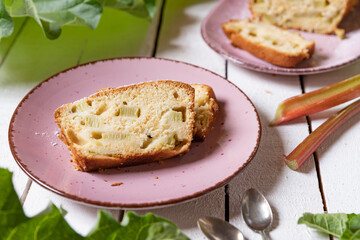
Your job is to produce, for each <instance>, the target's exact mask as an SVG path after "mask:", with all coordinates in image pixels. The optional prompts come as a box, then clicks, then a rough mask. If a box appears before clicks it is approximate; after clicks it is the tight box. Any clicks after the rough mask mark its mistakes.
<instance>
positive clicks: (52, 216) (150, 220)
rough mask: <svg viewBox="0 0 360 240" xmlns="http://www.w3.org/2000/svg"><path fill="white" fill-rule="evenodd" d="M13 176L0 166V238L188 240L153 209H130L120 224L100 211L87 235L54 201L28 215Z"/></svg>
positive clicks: (15, 239)
mask: <svg viewBox="0 0 360 240" xmlns="http://www.w3.org/2000/svg"><path fill="white" fill-rule="evenodd" d="M11 178H12V173H10V172H9V171H8V170H6V169H2V168H0V192H1V195H0V240H18V239H22V240H32V239H44V240H45V239H51V240H62V239H71V240H77V239H79V240H82V239H84V240H106V239H112V240H115V239H119V240H126V239H131V240H162V239H163V240H165V239H166V240H170V239H172V240H189V238H188V237H186V236H185V235H184V234H183V233H182V232H181V231H180V229H179V228H177V226H176V225H175V224H174V223H172V222H170V221H168V220H166V219H164V218H161V217H158V216H156V215H154V214H152V213H148V214H146V215H144V216H138V215H137V214H135V213H133V212H127V214H126V215H125V218H124V219H123V221H122V222H121V224H120V223H119V222H117V221H116V220H115V219H113V218H112V216H111V215H110V214H109V213H107V212H105V211H99V215H98V222H97V224H96V226H95V228H94V229H93V230H92V231H91V232H90V233H89V234H88V236H86V237H82V236H81V235H79V234H77V233H76V232H75V231H74V230H73V229H72V228H71V227H70V226H69V225H68V223H67V222H66V221H65V219H64V215H65V214H66V212H65V211H64V210H63V209H62V208H60V209H58V208H57V207H56V206H55V205H53V204H50V205H49V207H48V208H47V209H45V210H44V211H43V212H41V213H40V214H38V215H37V216H35V217H32V218H27V217H26V216H25V215H24V212H23V209H22V206H21V204H20V201H19V199H18V197H17V195H16V192H15V190H14V187H13V185H12V181H11Z"/></svg>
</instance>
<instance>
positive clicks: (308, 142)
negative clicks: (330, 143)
mask: <svg viewBox="0 0 360 240" xmlns="http://www.w3.org/2000/svg"><path fill="white" fill-rule="evenodd" d="M359 112H360V100H357V101H356V102H354V103H352V104H351V105H349V106H347V107H346V108H344V109H342V110H341V111H340V112H338V113H336V114H335V115H333V116H331V117H330V118H329V119H328V120H326V121H325V122H324V123H323V124H321V125H320V126H319V127H318V128H317V129H316V130H315V131H314V132H312V133H311V134H310V135H309V136H307V138H305V140H304V141H302V142H301V143H300V144H299V145H298V146H297V147H296V148H295V149H294V150H293V151H292V152H291V153H290V154H289V155H288V156H285V162H286V164H287V165H288V166H289V167H290V168H291V169H293V170H297V169H298V168H299V167H301V165H303V164H304V163H305V161H306V160H307V159H308V158H309V157H310V156H311V154H313V153H314V152H315V151H316V149H317V148H318V147H319V146H320V144H321V143H322V142H324V141H325V139H327V137H329V136H330V135H331V134H332V133H333V132H334V131H335V130H336V129H338V128H339V127H340V126H341V125H342V124H343V123H345V122H346V121H347V120H348V119H350V118H351V117H352V116H354V115H355V114H357V113H359Z"/></svg>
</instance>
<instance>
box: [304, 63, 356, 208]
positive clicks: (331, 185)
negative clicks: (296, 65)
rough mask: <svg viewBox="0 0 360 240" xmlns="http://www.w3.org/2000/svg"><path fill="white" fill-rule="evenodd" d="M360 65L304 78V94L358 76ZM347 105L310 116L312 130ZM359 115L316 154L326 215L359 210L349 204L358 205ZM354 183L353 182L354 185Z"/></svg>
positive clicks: (341, 128)
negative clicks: (327, 213) (326, 210)
mask: <svg viewBox="0 0 360 240" xmlns="http://www.w3.org/2000/svg"><path fill="white" fill-rule="evenodd" d="M359 69H360V61H357V62H356V63H354V64H352V65H350V66H348V67H345V68H342V69H341V70H336V71H333V72H329V73H324V74H317V75H311V76H306V77H304V85H305V90H306V91H307V92H308V91H312V90H315V89H319V88H321V87H325V86H328V85H330V84H333V83H336V82H339V81H341V80H344V79H346V78H349V77H352V76H354V75H356V74H359V73H360V71H359ZM347 105H349V103H344V104H342V105H340V106H337V107H334V108H332V109H329V110H326V111H323V112H320V113H317V114H314V115H312V116H311V117H310V119H311V124H312V129H313V130H315V129H316V128H317V127H318V126H319V125H320V124H322V123H323V122H324V121H325V120H326V119H327V118H328V117H330V116H331V115H332V114H335V113H336V112H337V111H339V110H340V109H342V108H344V107H346V106H347ZM359 133H360V115H356V116H354V117H353V118H352V119H350V120H349V121H348V122H347V123H345V124H344V125H343V126H342V127H340V128H339V129H338V130H337V131H336V132H335V133H334V134H332V135H331V136H330V137H329V138H328V139H327V140H326V141H325V142H324V143H323V144H322V145H321V146H320V148H319V149H318V150H317V156H318V159H319V166H320V172H321V179H322V185H323V189H324V194H325V199H326V204H327V209H328V212H330V213H337V212H345V213H352V212H354V213H359V212H360V206H359V205H358V204H353V203H356V202H359V201H360V191H359V186H358V184H356V181H357V179H358V176H359V171H360V164H359V162H358V161H359V159H360V152H359V151H358V149H359V142H360V134H359ZM354 181H355V182H354Z"/></svg>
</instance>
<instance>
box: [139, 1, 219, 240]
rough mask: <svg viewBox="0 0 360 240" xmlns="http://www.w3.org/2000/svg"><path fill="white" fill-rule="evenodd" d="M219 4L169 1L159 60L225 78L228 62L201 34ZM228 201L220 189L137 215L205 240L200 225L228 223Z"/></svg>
mask: <svg viewBox="0 0 360 240" xmlns="http://www.w3.org/2000/svg"><path fill="white" fill-rule="evenodd" d="M215 4H216V1H204V0H197V1H193V0H186V1H178V0H166V1H165V6H164V14H163V16H162V23H161V27H160V35H159V39H158V45H157V46H156V52H155V56H156V57H162V58H170V59H175V60H179V61H184V62H188V63H191V64H195V65H197V66H200V67H204V68H206V69H209V70H211V71H214V72H215V73H217V74H220V75H222V76H225V60H224V59H223V58H222V57H220V56H219V55H217V54H216V53H215V52H213V51H212V50H211V49H210V48H209V47H208V46H207V45H206V43H205V42H204V41H203V40H202V37H201V33H200V26H201V21H202V20H203V19H204V18H205V16H206V15H207V14H208V13H209V11H210V10H211V9H212V8H213V7H214V6H215ZM210 174H214V173H210ZM224 200H225V191H224V188H220V189H217V190H216V191H213V192H211V193H209V194H207V195H206V196H203V197H200V198H198V199H196V200H193V201H191V202H188V203H184V204H179V205H175V206H171V207H166V208H162V209H151V210H146V211H137V212H138V213H139V214H145V213H146V212H149V211H151V212H153V213H155V214H158V215H160V216H162V217H165V218H168V219H170V220H171V221H173V222H174V223H175V224H177V225H178V226H179V227H180V228H181V230H182V231H183V232H184V233H185V234H186V235H187V236H189V237H190V238H191V239H205V237H204V235H203V234H202V233H201V231H200V230H199V229H198V228H197V225H196V221H197V220H198V218H200V217H203V216H215V217H219V218H222V219H224V217H225V202H224Z"/></svg>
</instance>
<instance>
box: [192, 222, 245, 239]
mask: <svg viewBox="0 0 360 240" xmlns="http://www.w3.org/2000/svg"><path fill="white" fill-rule="evenodd" d="M197 224H198V226H199V228H200V230H201V231H202V232H203V233H204V234H205V236H206V237H207V238H208V239H210V240H221V239H224V240H225V239H226V240H244V236H243V235H242V233H241V232H240V230H239V229H237V228H236V227H234V226H233V225H232V224H230V223H228V222H226V221H224V220H222V219H219V218H215V217H202V218H199V220H198V221H197Z"/></svg>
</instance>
